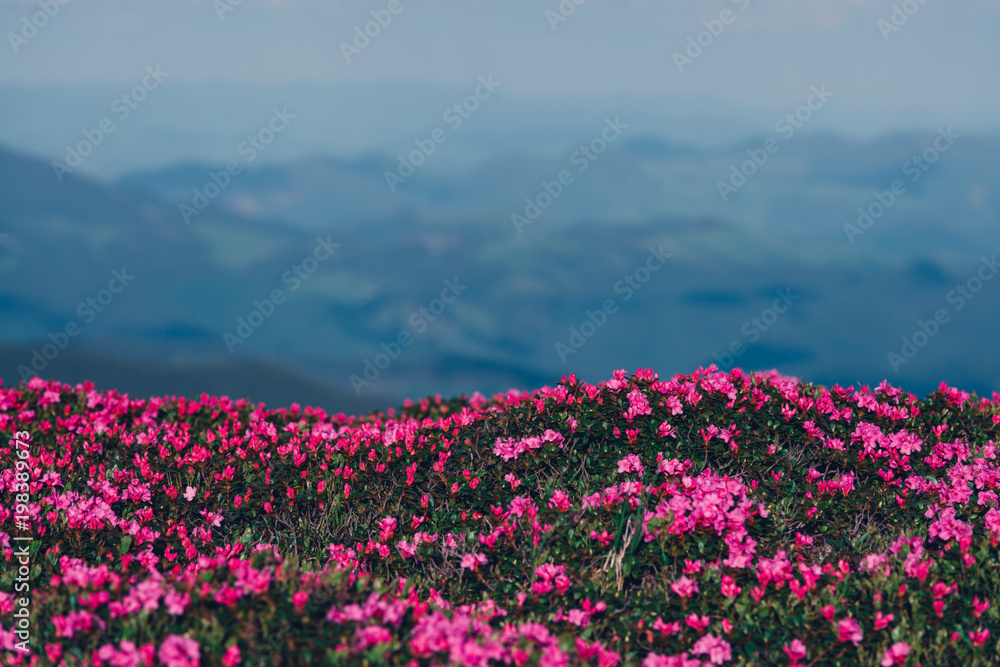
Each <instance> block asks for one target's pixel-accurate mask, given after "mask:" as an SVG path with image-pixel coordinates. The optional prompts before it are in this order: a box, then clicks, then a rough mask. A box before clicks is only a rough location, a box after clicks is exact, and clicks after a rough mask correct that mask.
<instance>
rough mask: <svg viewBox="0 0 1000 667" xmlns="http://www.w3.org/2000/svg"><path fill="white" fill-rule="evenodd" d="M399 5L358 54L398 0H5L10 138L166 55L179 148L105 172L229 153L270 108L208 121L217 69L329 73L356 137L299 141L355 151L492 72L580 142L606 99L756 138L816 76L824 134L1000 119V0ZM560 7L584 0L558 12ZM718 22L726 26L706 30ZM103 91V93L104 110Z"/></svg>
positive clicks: (520, 0)
mask: <svg viewBox="0 0 1000 667" xmlns="http://www.w3.org/2000/svg"><path fill="white" fill-rule="evenodd" d="M398 1H399V2H400V7H401V10H400V11H399V13H398V14H395V15H393V16H392V20H391V22H389V23H388V24H387V25H386V26H385V27H384V28H381V31H380V34H379V35H378V36H377V37H376V38H374V39H373V40H372V41H371V43H370V44H368V45H367V46H365V47H364V48H363V49H361V50H360V52H359V53H354V54H352V56H351V62H348V61H347V58H345V55H344V53H343V51H342V46H341V45H342V43H345V42H348V43H350V42H351V41H352V40H353V37H354V34H355V28H358V27H362V28H363V27H364V26H365V24H366V23H368V22H370V21H372V12H380V11H381V12H382V13H383V16H384V15H386V11H385V10H386V9H387V7H388V6H389V4H390V0H370V1H364V2H362V1H348V2H321V1H319V0H242V1H240V0H214V1H210V0H159V1H157V2H134V1H127V0H70V1H69V2H68V4H66V5H58V4H57V3H58V0H41V4H40V2H39V0H34V1H32V2H25V1H21V0H17V1H12V0H0V31H2V34H3V36H4V38H5V39H4V43H3V44H0V97H2V98H5V99H3V100H2V101H3V105H2V106H5V107H6V111H3V110H0V120H2V122H3V124H4V125H5V128H0V142H5V143H7V144H8V145H12V146H15V147H18V148H21V149H23V150H27V151H29V152H33V153H36V154H41V155H49V154H54V153H57V152H58V151H59V150H60V149H61V148H62V146H63V144H64V143H65V142H67V141H69V140H71V139H72V138H73V137H75V136H76V135H78V134H79V133H80V131H81V129H82V128H83V127H85V126H86V124H87V123H90V122H92V117H99V116H95V114H99V113H100V110H99V106H106V101H104V100H105V98H106V97H108V95H109V94H111V93H114V94H117V93H118V92H119V90H118V89H125V88H123V87H126V88H127V87H129V86H131V85H133V84H134V83H135V82H136V81H137V80H139V79H140V78H141V77H142V73H143V71H144V69H145V68H146V67H147V66H150V65H159V66H161V67H162V68H163V69H164V70H166V71H168V72H170V76H171V78H170V80H169V81H170V85H169V86H165V87H164V89H163V91H162V92H158V94H159V95H160V96H161V98H160V100H159V101H157V102H156V103H155V104H150V105H148V111H146V112H144V113H146V114H148V116H149V119H150V120H149V122H150V124H151V125H150V127H152V124H153V123H154V120H153V117H154V116H156V114H159V116H156V119H155V123H156V127H155V131H156V132H158V133H159V135H160V136H161V137H166V136H168V135H170V136H176V144H173V143H172V142H174V139H169V140H167V139H163V142H164V144H165V146H163V147H162V148H156V149H155V150H154V149H153V147H152V146H151V147H150V148H149V149H148V150H147V149H144V151H145V152H144V156H145V157H147V158H148V159H147V160H146V161H145V162H144V161H140V160H138V159H134V158H129V159H126V158H124V157H123V158H122V159H120V160H117V161H115V162H114V164H111V162H112V160H111V158H112V156H113V154H114V153H113V151H114V150H115V149H114V148H112V147H108V148H107V149H106V151H105V153H104V155H103V156H101V158H100V159H95V160H94V162H93V167H94V168H96V169H99V170H100V169H102V168H104V167H105V166H104V163H103V162H102V160H107V162H108V165H107V167H106V170H112V171H113V170H115V169H117V170H118V171H121V170H123V169H127V168H130V167H137V166H144V165H145V164H146V163H157V164H159V163H166V162H169V161H172V160H177V159H182V158H184V157H190V158H208V157H211V158H212V159H216V158H217V157H218V155H221V154H222V152H223V151H225V150H226V149H227V146H228V142H229V139H228V138H227V139H226V140H225V142H224V143H220V144H219V145H218V146H214V145H213V146H212V147H211V149H210V150H209V148H208V145H207V144H205V139H204V138H202V137H196V134H198V133H199V132H200V133H201V135H206V134H208V135H211V136H213V137H214V136H219V131H218V130H217V129H216V128H218V127H220V126H222V127H224V126H225V119H226V118H232V119H233V121H234V122H236V123H244V122H245V123H250V122H252V121H251V120H246V121H244V120H242V116H241V114H242V113H244V112H245V111H246V109H247V108H249V107H251V106H253V104H252V103H251V102H250V101H249V99H250V98H249V97H247V96H246V95H244V96H243V97H240V96H239V95H234V96H232V97H226V95H224V94H220V95H218V96H217V98H218V99H213V100H212V104H213V105H215V106H216V107H218V113H217V114H216V116H215V117H213V118H212V119H210V120H209V119H207V117H205V116H204V115H203V114H204V113H205V111H204V110H203V109H201V108H197V109H196V108H195V106H196V105H194V104H192V103H191V102H190V101H189V100H190V99H191V98H192V97H197V96H198V95H201V94H202V93H198V92H192V91H195V90H202V89H197V86H199V85H202V86H204V85H208V86H211V85H215V84H220V83H225V84H228V85H238V86H243V87H244V89H246V88H247V87H250V88H259V89H261V90H267V89H268V87H272V88H273V87H274V86H276V85H279V84H280V85H287V84H301V85H306V84H309V85H312V84H330V85H332V87H333V89H335V90H336V91H337V92H336V93H334V96H333V99H334V100H335V104H336V106H337V108H336V109H334V108H333V106H331V105H330V103H329V101H328V100H327V101H322V100H321V99H320V98H319V97H316V98H315V101H314V102H307V103H304V104H301V105H300V108H302V109H303V111H304V112H309V111H310V110H311V111H312V112H313V113H314V114H315V115H316V116H317V122H321V121H322V117H324V116H328V117H331V118H333V117H335V118H336V119H337V120H336V123H337V127H338V128H342V131H341V132H340V135H341V136H339V137H334V136H329V137H325V136H323V135H322V132H321V131H320V130H315V131H314V130H312V129H307V125H308V122H312V121H308V122H303V123H302V130H301V133H302V137H303V138H302V141H303V142H304V145H308V144H309V143H310V142H313V143H315V145H316V146H317V148H318V149H320V150H328V151H332V152H339V153H354V154H359V153H362V152H364V151H365V150H367V149H386V150H389V149H391V148H392V147H393V146H395V145H396V144H398V143H399V142H400V141H401V140H402V139H401V138H406V137H411V136H414V133H415V132H422V131H423V129H422V128H423V126H424V125H427V124H428V123H431V122H433V117H434V116H437V115H439V114H440V111H439V110H438V107H439V106H440V105H441V104H442V103H443V102H442V100H452V99H455V96H456V95H459V94H461V95H465V94H466V93H465V92H463V91H465V89H466V88H468V87H469V86H470V83H473V82H475V81H476V79H477V77H479V76H481V75H485V74H493V75H494V76H495V77H496V78H497V79H499V80H500V81H502V82H503V95H501V96H499V97H498V100H497V102H496V104H495V108H496V111H495V112H493V113H494V115H496V118H495V119H493V120H491V121H490V123H494V125H492V127H494V128H495V129H496V131H497V132H498V139H497V141H499V142H509V141H514V140H515V139H517V140H519V141H521V142H522V143H530V141H531V137H532V136H539V137H546V138H549V139H550V141H551V144H552V146H553V147H554V146H561V145H563V144H565V143H566V141H567V140H566V139H565V138H564V137H563V135H562V134H560V133H559V132H558V131H557V130H558V126H559V123H560V121H559V118H561V117H565V118H566V126H567V128H571V131H569V130H568V133H579V132H581V131H582V130H580V129H578V128H580V127H589V125H588V124H592V123H593V122H596V121H598V120H599V119H600V118H602V117H603V115H604V114H606V113H609V112H616V113H617V112H621V113H623V114H626V115H628V117H630V118H632V119H634V120H635V121H636V127H637V128H639V129H640V130H641V131H642V132H653V133H657V134H660V135H661V136H664V137H668V138H670V139H672V140H675V141H684V140H687V139H690V140H691V141H692V142H694V143H702V144H704V143H708V142H710V141H712V140H713V139H717V140H718V142H720V143H722V142H733V141H739V140H740V139H741V138H745V137H750V136H755V135H761V134H766V133H768V132H771V131H772V128H773V126H774V123H775V121H776V120H777V119H779V118H781V117H782V116H783V115H784V114H786V113H788V112H791V111H794V110H795V109H796V107H797V106H798V105H800V104H802V103H803V102H804V101H805V99H806V97H807V96H808V94H809V89H810V88H811V87H812V86H817V85H825V86H826V87H827V89H828V90H830V91H832V92H833V94H834V95H833V99H832V101H831V103H830V104H828V105H826V106H825V107H824V109H823V110H822V113H821V114H816V118H815V119H814V120H813V121H812V122H811V123H810V127H809V130H810V131H816V130H832V131H835V132H839V133H843V134H847V135H850V136H855V137H859V138H864V137H871V136H874V135H877V134H881V133H886V132H895V131H902V130H916V131H933V130H934V128H936V127H938V126H941V125H953V126H956V127H960V128H962V130H964V131H966V132H973V133H975V132H990V133H993V132H996V131H998V129H1000V125H998V123H997V119H998V118H1000V85H998V84H1000V70H998V68H997V64H998V63H1000V57H998V56H1000V47H998V46H997V41H996V35H998V34H1000V0H976V1H962V2H952V3H945V2H942V1H941V0H923V3H922V4H921V1H920V0H906V2H903V1H901V0H836V1H835V0H815V1H813V2H797V1H793V0H775V1H770V2H766V3H765V2H763V1H762V0H713V1H711V2H707V3H676V2H651V1H648V0H614V1H612V0H585V1H584V2H583V3H582V4H580V5H575V4H574V2H573V0H564V1H563V2H562V3H560V0H504V1H502V2H498V1H487V0H463V1H455V0H398ZM44 3H52V6H56V7H58V13H56V14H55V15H54V16H52V17H51V18H48V19H47V21H46V23H47V24H46V25H44V26H43V27H41V28H39V29H38V31H37V34H34V35H33V36H32V37H31V38H30V39H27V40H21V39H18V37H16V35H18V34H19V33H22V32H23V29H24V21H25V19H26V17H27V18H28V19H29V20H30V18H31V17H32V16H34V15H38V13H39V12H41V11H42V10H41V9H40V7H41V6H42V4H44ZM233 3H238V4H236V5H235V6H232V4H233ZM560 4H562V6H563V7H571V8H573V9H574V11H573V12H572V14H571V15H569V16H566V17H565V20H560V21H558V22H555V21H554V20H553V19H552V17H553V16H554V15H555V14H554V12H558V11H559V7H560ZM220 6H221V7H229V8H230V9H231V10H232V11H224V12H222V11H220V9H219V7H220ZM897 8H898V9H897ZM904 9H908V10H909V12H906V11H904ZM894 12H895V14H896V22H895V24H893V23H892V19H893V14H894ZM904 19H905V20H904ZM706 22H708V24H709V26H710V27H714V28H715V30H716V31H717V32H718V33H719V34H717V35H710V34H709V33H708V32H706V30H708V28H707V27H706ZM880 22H882V23H881V24H880ZM720 26H721V30H720ZM880 26H881V27H880ZM887 26H888V27H887ZM29 32H30V29H29ZM12 35H14V36H15V37H12ZM12 39H13V42H16V45H15V44H14V43H12ZM689 39H690V40H695V41H697V40H698V39H701V41H702V42H703V43H704V44H708V46H706V47H705V48H703V50H702V51H701V53H700V54H698V55H697V56H696V57H695V58H692V59H691V61H689V62H687V63H685V64H684V66H683V69H682V71H679V68H678V66H677V63H676V59H677V57H676V56H675V54H678V53H681V54H683V53H685V51H686V49H687V47H688V46H689V41H688V40H689ZM15 46H16V50H17V52H16V53H15ZM691 53H697V51H692V52H691ZM71 85H73V86H83V85H89V86H91V88H92V89H93V88H94V87H95V86H104V89H102V90H101V91H96V90H92V91H91V93H90V95H89V98H88V96H87V95H84V94H82V93H81V94H79V95H76V94H75V93H74V95H76V96H75V97H74V96H70V97H69V99H72V100H76V99H79V100H80V102H79V103H76V102H74V103H72V104H69V103H66V102H64V101H62V100H64V98H61V97H58V96H55V97H45V95H43V94H42V92H39V91H42V90H43V89H44V90H46V91H51V90H52V89H67V90H68V89H69V87H70V86H71ZM25 86H28V87H29V88H32V89H35V90H34V92H32V90H29V89H26V88H25ZM353 91H361V92H359V93H357V94H355V92H353ZM373 91H374V92H373ZM421 91H422V92H421ZM368 93H370V94H368ZM46 94H47V93H46ZM241 95H243V93H241ZM282 95H284V93H282ZM310 95H313V93H311V92H301V93H300V94H297V95H295V96H291V97H294V98H295V99H301V100H310V99H313V98H310ZM272 97H274V98H275V102H277V101H278V94H277V93H275V94H272ZM87 99H93V100H95V101H94V102H93V109H91V107H90V106H87V104H88V103H87V102H86V100H87ZM282 99H284V98H282ZM387 99H389V100H392V102H391V103H389V104H388V106H387V104H386V102H385V100H387ZM459 99H460V98H459ZM45 100H50V101H48V102H46V101H45ZM51 100H60V101H59V102H52V101H51ZM226 105H229V106H226ZM504 105H510V106H509V107H505V106H504ZM45 106H47V107H49V108H44V109H42V108H41V107H45ZM83 109H86V111H83ZM644 114H645V116H646V117H643V115H644ZM535 117H537V118H538V119H539V121H538V124H537V125H534V126H533V125H532V118H535ZM199 118H202V119H204V120H199ZM659 119H662V120H659ZM133 122H134V127H132V128H129V129H128V131H134V132H136V133H137V134H141V133H145V134H144V136H152V133H153V129H149V130H148V131H147V128H146V127H145V126H143V125H142V123H144V122H146V120H145V119H144V118H136V119H135V120H134V121H133ZM503 123H507V128H503V127H501V126H502V124H503ZM310 127H311V126H310ZM510 127H514V128H522V129H523V130H524V131H523V133H522V135H523V136H520V138H519V139H518V137H515V134H516V132H513V131H511V130H510V129H509V128H510ZM487 129H488V128H487V127H486V126H484V129H483V131H484V132H485V131H487ZM470 133H471V131H470ZM532 133H534V135H532ZM501 135H502V136H501ZM574 136H575V135H574ZM508 137H510V138H509V139H508ZM220 141H222V140H221V139H220ZM323 141H326V143H323ZM184 142H187V143H184ZM203 144H204V145H205V146H206V149H205V150H204V151H202V153H201V154H199V153H198V150H197V147H198V146H199V145H203ZM567 145H568V144H567ZM171 146H173V150H171ZM289 150H291V149H290V148H289ZM303 150H304V149H303ZM279 155H280V153H278V152H277V151H276V152H275V155H274V157H278V156H279Z"/></svg>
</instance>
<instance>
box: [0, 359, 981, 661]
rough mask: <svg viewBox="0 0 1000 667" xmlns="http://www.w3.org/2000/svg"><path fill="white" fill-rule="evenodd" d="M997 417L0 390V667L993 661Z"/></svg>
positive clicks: (854, 399)
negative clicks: (338, 402) (340, 404)
mask: <svg viewBox="0 0 1000 667" xmlns="http://www.w3.org/2000/svg"><path fill="white" fill-rule="evenodd" d="M998 434H1000V395H998V394H995V393H994V394H993V396H992V398H991V399H986V398H979V397H976V396H970V395H969V394H967V393H965V392H962V391H960V390H958V389H955V388H951V387H947V386H945V385H944V384H942V386H941V387H940V389H939V390H938V391H937V392H935V393H933V394H931V395H930V396H928V397H926V398H923V399H921V398H918V397H916V396H914V395H912V394H907V393H905V392H903V391H901V390H900V389H898V388H895V387H892V386H890V385H889V384H887V383H885V382H883V383H882V384H881V385H879V386H878V387H877V388H874V389H871V388H869V387H861V388H860V389H856V388H854V387H851V388H843V387H839V386H834V387H832V388H826V387H820V386H815V385H811V384H805V383H801V382H799V381H798V380H796V379H795V378H788V377H783V376H781V375H779V374H778V373H777V372H774V371H772V372H770V373H766V374H761V373H757V374H748V373H745V372H743V371H741V370H739V369H734V370H733V371H732V372H730V373H721V372H717V370H716V368H715V367H714V366H712V367H709V368H708V369H707V370H706V369H699V370H698V371H696V372H694V373H692V374H690V375H677V376H674V377H673V378H670V379H660V378H659V377H658V376H657V375H656V374H654V373H653V372H652V371H650V370H644V369H640V370H638V371H636V372H635V373H634V374H632V375H628V374H627V373H625V372H624V371H617V372H615V373H614V377H613V378H611V379H610V380H608V381H606V382H602V383H600V384H599V385H592V384H587V383H584V382H580V381H578V380H577V379H576V377H574V376H569V377H568V378H563V380H562V382H560V383H559V384H558V385H556V386H554V387H545V388H543V389H539V390H536V391H534V392H530V393H528V392H516V391H511V392H508V393H507V394H505V395H497V396H495V397H493V398H491V399H490V398H486V397H483V396H481V395H479V394H476V395H474V396H473V397H471V398H466V397H460V398H456V399H451V400H444V399H442V398H441V397H440V396H438V397H434V398H428V399H425V400H422V401H420V402H418V403H412V402H407V404H406V405H404V406H403V408H402V410H401V411H398V412H397V411H393V410H390V411H388V412H386V413H378V414H373V415H369V416H360V417H359V416H347V415H343V414H337V415H334V414H327V413H326V412H324V411H323V410H319V409H313V408H308V407H306V408H302V407H300V406H298V405H292V406H291V407H290V408H279V409H271V408H267V407H266V406H261V405H254V404H251V403H249V402H247V401H243V400H240V401H233V400H230V399H228V398H225V397H223V398H216V397H209V396H206V395H203V396H202V397H201V399H200V400H197V401H195V400H186V399H183V398H152V399H136V398H132V397H128V396H124V395H120V394H117V393H115V392H108V393H99V392H96V391H94V390H93V388H92V387H91V386H89V385H77V386H75V387H72V386H68V385H61V384H58V383H53V382H45V381H42V380H40V379H37V378H36V379H35V380H32V381H31V382H29V383H27V384H24V385H21V386H19V387H12V388H4V387H0V436H2V437H0V461H2V466H0V468H2V472H0V548H2V549H3V567H2V569H0V572H2V574H0V648H3V649H4V651H3V652H2V654H0V656H2V657H0V662H2V664H5V665H66V666H75V665H88V666H89V665H94V666H98V667H100V666H113V667H135V666H138V665H150V666H152V665H166V666H169V667H185V666H191V665H225V666H226V667H232V666H234V665H313V664H331V665H339V664H342V665H371V666H374V665H383V664H386V665H390V664H391V665H407V666H413V667H416V666H418V665H419V666H426V665H499V664H508V665H518V666H520V665H543V666H553V667H554V666H563V665H566V666H569V665H597V666H601V667H613V666H615V665H642V667H668V666H669V667H675V666H676V667H703V666H707V665H733V666H736V665H758V666H765V665H780V666H785V665H788V666H793V667H806V666H816V667H818V666H827V665H883V666H889V665H909V666H914V665H923V666H924V667H932V666H937V665H1000V610H998V606H1000V547H998V540H1000V509H998V507H997V502H998V498H997V488H998V486H1000V467H998V462H997V449H998V447H997V445H996V443H995V440H997V439H998Z"/></svg>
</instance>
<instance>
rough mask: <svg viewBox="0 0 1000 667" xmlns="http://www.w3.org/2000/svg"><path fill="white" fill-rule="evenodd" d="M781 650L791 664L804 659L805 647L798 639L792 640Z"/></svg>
mask: <svg viewBox="0 0 1000 667" xmlns="http://www.w3.org/2000/svg"><path fill="white" fill-rule="evenodd" d="M782 650H783V651H784V652H785V654H786V655H787V656H788V659H789V660H791V661H792V662H798V661H799V660H805V659H806V645H805V644H803V643H802V640H800V639H793V640H792V642H791V643H790V644H785V645H784V646H783V647H782Z"/></svg>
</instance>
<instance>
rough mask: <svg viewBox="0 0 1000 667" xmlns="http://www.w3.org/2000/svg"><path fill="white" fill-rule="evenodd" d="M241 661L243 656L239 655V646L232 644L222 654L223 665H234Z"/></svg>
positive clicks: (225, 666) (228, 666)
mask: <svg viewBox="0 0 1000 667" xmlns="http://www.w3.org/2000/svg"><path fill="white" fill-rule="evenodd" d="M242 661H243V657H242V656H241V655H240V647H239V646H236V645H235V644H233V645H232V646H230V647H229V648H227V649H226V654H225V655H224V656H222V664H223V666H224V667H234V666H235V665H238V664H240V662H242Z"/></svg>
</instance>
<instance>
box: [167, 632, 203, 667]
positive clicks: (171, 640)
mask: <svg viewBox="0 0 1000 667" xmlns="http://www.w3.org/2000/svg"><path fill="white" fill-rule="evenodd" d="M157 655H158V656H159V658H160V661H161V662H162V663H163V664H164V665H165V666H166V667H198V665H199V663H200V661H201V650H200V648H199V646H198V642H196V641H195V640H193V639H191V638H190V637H182V636H180V635H170V636H168V637H167V638H166V639H165V640H163V643H162V644H160V651H159V653H158V654H157Z"/></svg>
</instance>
